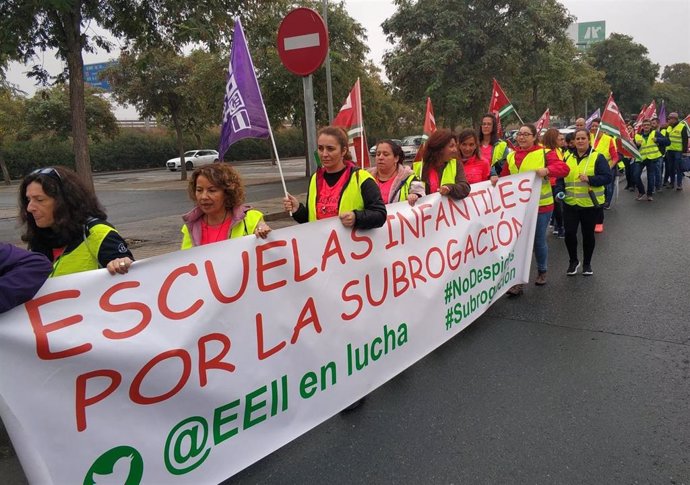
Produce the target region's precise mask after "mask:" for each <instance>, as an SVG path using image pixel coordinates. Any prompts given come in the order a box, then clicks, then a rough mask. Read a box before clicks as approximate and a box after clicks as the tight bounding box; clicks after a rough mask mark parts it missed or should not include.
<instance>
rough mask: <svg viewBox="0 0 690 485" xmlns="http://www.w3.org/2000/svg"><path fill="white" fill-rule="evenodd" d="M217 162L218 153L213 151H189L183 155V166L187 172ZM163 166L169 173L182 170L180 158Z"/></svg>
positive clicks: (172, 159) (173, 159) (171, 160)
mask: <svg viewBox="0 0 690 485" xmlns="http://www.w3.org/2000/svg"><path fill="white" fill-rule="evenodd" d="M217 161H218V152H217V151H215V150H189V151H188V152H185V154H184V164H185V166H186V167H187V170H194V168H196V167H200V166H201V165H208V164H210V163H213V162H217ZM165 166H166V168H167V169H168V170H170V171H171V172H174V171H175V170H179V169H181V168H182V164H181V163H180V157H177V158H171V159H170V160H168V161H167V162H165Z"/></svg>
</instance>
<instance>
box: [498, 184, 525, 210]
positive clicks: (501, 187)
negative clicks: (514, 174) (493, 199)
mask: <svg viewBox="0 0 690 485" xmlns="http://www.w3.org/2000/svg"><path fill="white" fill-rule="evenodd" d="M523 182H524V181H523ZM496 186H497V187H498V193H499V195H500V196H501V205H502V206H503V207H505V208H506V209H510V208H511V207H515V206H516V205H517V204H516V203H515V202H511V201H509V199H510V197H511V196H513V195H515V192H514V191H513V190H510V189H512V188H513V182H512V181H508V182H499V183H498V184H497V185H496ZM521 202H527V201H526V200H521Z"/></svg>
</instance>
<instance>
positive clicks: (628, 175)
mask: <svg viewBox="0 0 690 485" xmlns="http://www.w3.org/2000/svg"><path fill="white" fill-rule="evenodd" d="M623 163H624V164H625V182H626V184H625V188H626V189H628V188H630V187H635V177H634V176H633V167H632V164H633V161H632V160H630V159H629V158H624V159H623Z"/></svg>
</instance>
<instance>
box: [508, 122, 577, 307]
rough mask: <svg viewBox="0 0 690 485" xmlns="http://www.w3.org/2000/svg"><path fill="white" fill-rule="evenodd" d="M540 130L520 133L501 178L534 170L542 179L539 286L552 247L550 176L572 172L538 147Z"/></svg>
mask: <svg viewBox="0 0 690 485" xmlns="http://www.w3.org/2000/svg"><path fill="white" fill-rule="evenodd" d="M536 141H537V129H536V127H535V126H534V125H533V124H531V123H528V124H523V125H522V126H521V127H520V129H519V130H518V132H517V142H518V148H517V149H516V150H515V151H514V152H512V153H510V154H509V155H508V158H507V160H506V164H505V165H504V166H503V171H502V172H501V176H506V175H513V174H516V173H523V172H529V171H534V172H537V176H538V177H543V178H544V180H543V181H542V184H541V195H540V197H539V211H538V214H537V227H536V230H535V232H534V254H535V256H536V258H537V273H538V274H537V279H536V281H535V282H534V284H535V285H537V286H543V285H545V284H546V271H547V263H548V257H549V247H548V245H547V244H546V228H547V227H548V225H549V220H550V219H551V213H552V212H553V193H552V192H551V184H550V183H549V179H548V177H555V178H561V177H565V176H566V175H568V172H569V171H570V169H569V168H568V166H567V165H566V164H565V163H563V162H562V161H561V160H560V159H559V158H558V155H557V154H556V152H555V151H553V150H551V151H547V150H546V149H545V148H542V147H540V146H539V145H537V144H536ZM507 293H508V295H509V296H519V295H522V293H523V285H515V286H513V287H512V288H510V289H509V290H508V292H507Z"/></svg>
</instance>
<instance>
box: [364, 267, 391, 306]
mask: <svg viewBox="0 0 690 485" xmlns="http://www.w3.org/2000/svg"><path fill="white" fill-rule="evenodd" d="M364 288H365V290H366V294H367V300H368V301H369V304H370V305H371V306H373V307H377V306H381V305H382V304H383V302H384V301H386V295H388V268H383V290H382V292H381V293H382V295H381V298H379V299H378V300H375V299H374V296H373V295H372V291H371V277H370V276H369V275H368V274H367V275H366V276H365V277H364Z"/></svg>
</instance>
